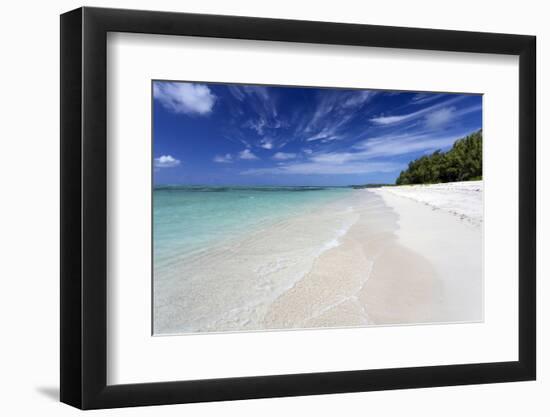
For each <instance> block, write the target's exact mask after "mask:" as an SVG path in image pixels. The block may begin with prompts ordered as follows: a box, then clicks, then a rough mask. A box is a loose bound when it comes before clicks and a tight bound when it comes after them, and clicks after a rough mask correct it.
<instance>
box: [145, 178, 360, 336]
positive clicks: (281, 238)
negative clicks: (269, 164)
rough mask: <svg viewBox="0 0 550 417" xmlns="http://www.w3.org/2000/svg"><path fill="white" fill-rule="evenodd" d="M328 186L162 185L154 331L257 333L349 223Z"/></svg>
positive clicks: (157, 195) (350, 215) (342, 201)
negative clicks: (274, 307)
mask: <svg viewBox="0 0 550 417" xmlns="http://www.w3.org/2000/svg"><path fill="white" fill-rule="evenodd" d="M352 194H353V190H352V189H349V188H338V187H334V188H332V187H198V186H193V187H186V186H162V187H157V188H155V190H154V193H153V248H154V258H153V262H154V272H153V274H154V275H153V289H154V293H153V297H154V298H153V307H154V313H153V319H154V326H153V327H154V332H155V334H179V333H189V332H202V331H235V330H236V331H239V330H257V329H261V326H262V324H261V323H262V318H263V316H264V315H265V313H266V311H267V309H268V308H269V305H270V303H272V302H273V301H274V300H275V299H276V298H277V297H278V296H280V295H281V294H282V293H283V292H285V291H286V290H288V289H289V288H291V287H292V286H293V285H294V284H295V283H296V282H297V281H298V280H299V279H300V278H302V277H303V276H304V275H305V274H306V273H307V272H308V271H309V270H310V269H311V267H312V265H313V262H315V259H316V257H317V256H319V254H321V253H322V252H323V251H325V250H327V249H330V248H332V247H334V246H337V245H338V239H339V238H340V237H341V236H342V235H343V234H345V233H346V231H347V230H348V229H349V227H350V226H351V225H352V224H353V222H354V221H355V220H356V218H357V216H356V215H355V214H354V212H353V207H352V205H350V204H349V197H351V196H352Z"/></svg>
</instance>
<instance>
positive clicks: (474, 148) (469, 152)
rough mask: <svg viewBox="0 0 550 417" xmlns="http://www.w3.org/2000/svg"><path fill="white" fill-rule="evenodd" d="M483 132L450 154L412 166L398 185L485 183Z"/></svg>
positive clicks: (458, 143)
mask: <svg viewBox="0 0 550 417" xmlns="http://www.w3.org/2000/svg"><path fill="white" fill-rule="evenodd" d="M482 145H483V138H482V131H481V129H480V130H478V131H477V132H474V133H472V134H470V135H468V136H466V137H464V138H462V139H458V140H457V141H456V142H455V143H454V144H453V147H452V148H451V149H450V150H448V151H447V152H441V151H440V150H437V151H435V152H434V153H432V154H430V155H425V156H422V157H420V158H418V159H415V160H414V161H411V162H409V166H408V168H407V169H406V170H404V171H401V173H400V174H399V177H397V180H396V181H395V183H396V185H408V184H435V183H441V182H454V181H471V180H480V179H482V148H483V146H482Z"/></svg>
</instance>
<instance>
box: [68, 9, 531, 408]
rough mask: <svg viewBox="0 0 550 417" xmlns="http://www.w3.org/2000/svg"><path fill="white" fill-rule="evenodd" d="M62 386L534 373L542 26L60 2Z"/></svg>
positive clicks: (420, 382) (456, 379) (107, 390)
mask: <svg viewBox="0 0 550 417" xmlns="http://www.w3.org/2000/svg"><path fill="white" fill-rule="evenodd" d="M61 101H62V105H61V113H62V120H61V164H62V166H61V191H62V195H61V208H62V211H61V220H62V221H61V238H62V239H61V240H62V242H61V266H62V268H61V401H63V402H65V403H67V404H70V405H73V406H76V407H79V408H83V409H90V408H111V407H124V406H139V405H155V404H173V403H186V402H199V401H217V400H232V399H247V398H264V397H276V396H296V395H313V394H324V393H340V392H353V391H371V390H386V389H399V388H417V387H433V386H444V385H461V384H479V383H493V382H506V381H524V380H532V379H535V375H536V351H535V345H536V343H535V341H536V339H535V338H536V334H535V328H536V317H535V300H536V296H535V288H536V286H535V279H536V276H535V275H536V268H535V247H536V238H535V237H536V224H535V219H536V195H535V103H536V96H535V38H534V37H531V36H525V35H508V34H490V33H474V32H457V31H444V30H431V29H413V28H397V27H383V26H371V25H352V24H339V23H324V22H323V23H322V22H307V21H290V20H276V19H263V18H262V19H260V18H250V17H230V16H209V15H196V14H184V13H168V12H149V11H134V10H115V9H98V8H81V9H77V10H74V11H71V12H68V13H66V14H64V15H62V16H61Z"/></svg>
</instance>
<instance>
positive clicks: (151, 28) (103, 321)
mask: <svg viewBox="0 0 550 417" xmlns="http://www.w3.org/2000/svg"><path fill="white" fill-rule="evenodd" d="M108 32H131V33H147V34H162V35H174V36H178V35H185V36H199V37H214V38H235V39H253V40H266V41H285V42H305V43H318V44H333V45H356V46H370V47H383V48H404V49H420V50H440V51H456V52H476V53H490V54H506V55H516V56H519V103H518V111H519V132H518V137H519V155H518V158H519V270H518V277H519V292H518V299H519V328H518V332H519V336H518V339H519V350H518V352H519V358H518V360H517V361H512V362H496V363H477V364H450V365H444V366H423V367H410V368H395V369H376V370H357V371H342V372H325V373H309V374H293V375H273V376H257V377H239V378H225V379H209V380H196V381H175V382H161V383H142V384H129V385H107V378H106V376H107V303H106V300H107V252H106V248H107V181H108V178H107V134H106V132H107V130H106V128H107V111H106V93H107V87H106V86H107V72H106V59H107V57H106V55H107V54H106V46H107V41H106V39H107V33H108ZM60 55H61V310H60V315H61V357H60V359H61V382H60V383H61V401H62V402H64V403H67V404H70V405H72V406H75V407H78V408H81V409H97V408H112V407H125V406H144V405H157V404H175V403H190V402H201V401H219V400H238V399H251V398H267V397H283V396H298V395H314V394H329V393H344V392H357V391H377V390H388V389H402V388H421V387H434V386H450V385H464V384H482V383H496V382H508V381H526V380H534V379H535V377H536V314H535V311H536V138H535V135H536V115H535V114H536V112H535V109H536V91H535V88H536V81H535V80H536V38H535V37H534V36H524V35H510V34H495V33H481V32H462V31H449V30H432V29H416V28H403V27H388V26H372V25H358V24H341V23H324V22H311V21H293V20H279V19H265V18H251V17H233V16H216V15H199V14H185V13H170V12H152V11H136V10H120V9H102V8H88V7H84V8H79V9H77V10H73V11H70V12H68V13H65V14H63V15H61V54H60Z"/></svg>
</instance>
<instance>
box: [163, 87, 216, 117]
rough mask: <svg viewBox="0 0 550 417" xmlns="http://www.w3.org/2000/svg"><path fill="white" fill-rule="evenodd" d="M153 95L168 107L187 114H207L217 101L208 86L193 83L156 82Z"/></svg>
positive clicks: (175, 111)
mask: <svg viewBox="0 0 550 417" xmlns="http://www.w3.org/2000/svg"><path fill="white" fill-rule="evenodd" d="M153 97H154V99H155V100H158V101H159V102H160V103H161V104H162V105H163V106H164V107H165V108H166V109H168V110H170V111H173V112H174V113H183V114H187V115H201V116H204V115H207V114H209V113H211V112H212V109H213V107H214V104H215V103H216V96H215V95H214V94H213V93H212V92H211V91H210V88H208V86H206V85H203V84H193V83H170V82H155V83H154V84H153Z"/></svg>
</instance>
